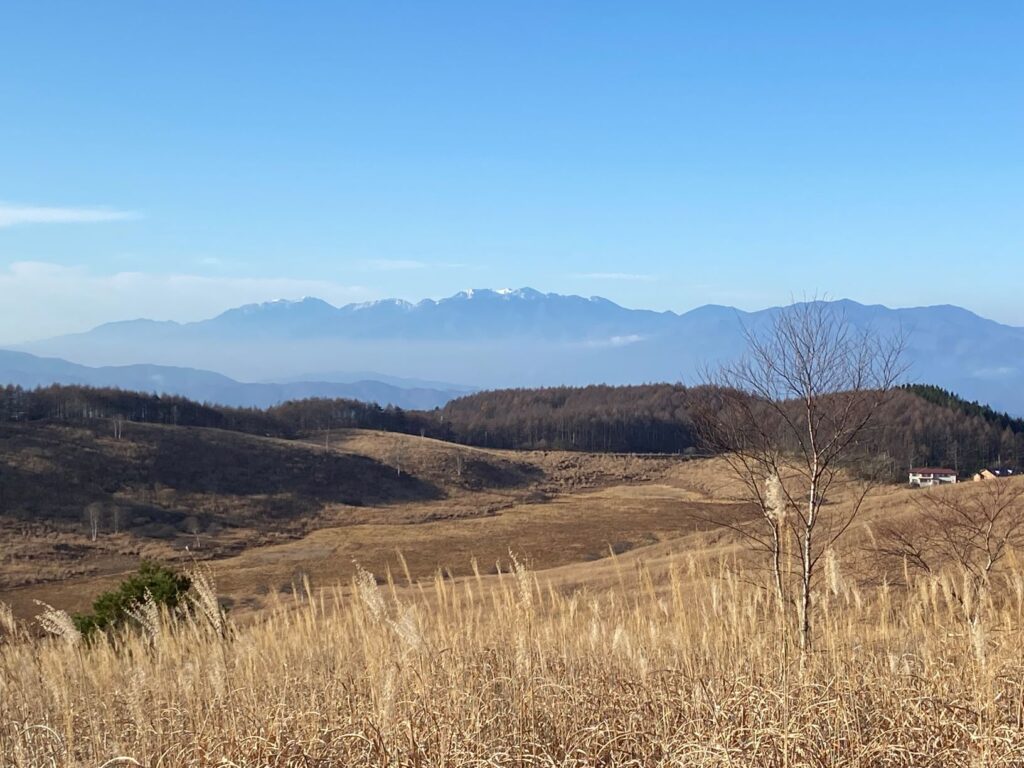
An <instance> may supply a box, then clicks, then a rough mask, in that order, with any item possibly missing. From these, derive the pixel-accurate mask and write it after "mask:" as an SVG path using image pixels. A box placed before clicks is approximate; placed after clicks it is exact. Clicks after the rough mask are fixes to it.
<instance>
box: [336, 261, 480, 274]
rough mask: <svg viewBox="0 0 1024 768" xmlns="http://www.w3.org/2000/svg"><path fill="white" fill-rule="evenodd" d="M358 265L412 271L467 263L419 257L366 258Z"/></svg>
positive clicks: (455, 267) (369, 270) (367, 267)
mask: <svg viewBox="0 0 1024 768" xmlns="http://www.w3.org/2000/svg"><path fill="white" fill-rule="evenodd" d="M356 266H357V267H358V268H359V269H362V270H365V271H367V272H410V271H413V270H417V269H462V268H464V267H466V266H467V265H466V264H458V263H455V262H446V261H420V260H419V259H366V260H364V261H360V262H357V263H356Z"/></svg>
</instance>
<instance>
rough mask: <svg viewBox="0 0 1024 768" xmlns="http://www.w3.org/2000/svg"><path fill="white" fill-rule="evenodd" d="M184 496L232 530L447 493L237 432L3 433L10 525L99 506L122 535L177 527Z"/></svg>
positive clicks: (371, 463) (0, 487)
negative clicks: (113, 515) (136, 528)
mask: <svg viewBox="0 0 1024 768" xmlns="http://www.w3.org/2000/svg"><path fill="white" fill-rule="evenodd" d="M180 495H186V497H187V496H189V495H191V496H202V497H205V498H207V499H208V500H209V501H208V502H205V503H204V506H205V507H206V512H207V513H209V512H211V511H212V510H214V509H215V510H217V513H216V515H215V516H216V517H217V518H219V519H220V520H221V522H222V523H223V524H225V525H228V526H231V525H235V524H251V523H253V522H258V521H264V522H272V521H286V520H289V519H298V518H301V517H304V516H308V515H310V514H312V513H314V512H316V511H317V510H318V509H319V507H321V506H322V505H323V504H328V503H334V504H347V505H353V506H368V505H378V504H388V503H391V502H400V501H420V500H422V501H428V500H434V499H439V498H443V496H444V495H445V494H444V492H443V491H442V489H441V488H439V487H438V486H437V485H435V484H433V483H431V482H427V481H425V480H423V479H421V478H417V477H415V476H410V475H409V474H406V473H405V472H403V473H401V474H399V473H398V472H396V470H395V469H394V468H393V467H390V466H388V465H387V464H384V463H382V462H379V461H376V460H374V459H371V458H368V457H364V456H353V455H347V454H338V453H327V452H323V451H317V450H315V449H313V448H310V447H300V446H298V445H289V444H283V443H280V442H277V441H271V440H264V439H262V438H255V437H250V436H245V435H237V434H232V433H219V432H214V431H209V430H198V429H191V428H176V429H164V428H151V427H150V428H139V427H136V426H135V425H133V429H132V430H131V433H130V435H127V436H126V437H125V438H123V439H122V440H120V441H114V440H113V439H111V438H109V437H108V436H107V435H106V434H104V433H102V432H96V431H94V430H83V429H65V428H61V427H47V426H45V425H28V426H24V425H18V426H16V427H13V428H12V427H9V426H8V427H6V428H3V429H0V514H3V515H5V516H8V517H9V518H12V519H18V520H34V521H47V520H49V521H54V522H56V521H63V522H65V523H76V524H81V523H82V522H83V521H84V520H85V519H86V518H87V516H88V515H87V512H86V508H87V507H88V505H89V504H91V503H94V502H99V503H102V504H105V505H107V507H108V509H111V508H113V507H120V508H121V511H122V512H123V513H124V514H125V516H126V517H125V520H124V521H123V525H125V526H126V527H131V526H132V525H133V520H134V519H135V518H138V519H139V520H140V521H141V524H143V525H153V526H169V527H174V528H179V529H180V528H181V527H182V525H183V521H184V519H185V518H186V517H187V516H188V515H189V514H190V513H191V510H190V507H191V506H192V505H191V504H190V503H189V502H188V499H187V498H184V499H183V498H181V496H180ZM161 530H164V529H161ZM154 532H157V531H156V529H154ZM164 533H166V534H169V533H170V530H169V529H167V530H164ZM143 535H150V534H146V533H143ZM158 537H159V536H158Z"/></svg>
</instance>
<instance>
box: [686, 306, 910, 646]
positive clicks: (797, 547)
mask: <svg viewBox="0 0 1024 768" xmlns="http://www.w3.org/2000/svg"><path fill="white" fill-rule="evenodd" d="M745 335H746V342H747V352H746V354H745V355H744V357H742V358H741V359H740V360H739V361H737V362H735V363H732V364H727V365H724V366H722V367H721V368H720V369H719V370H717V371H716V372H714V373H713V374H712V375H711V376H710V383H712V384H714V385H716V387H715V388H714V389H711V390H709V392H708V393H707V394H706V397H705V399H704V402H703V404H702V405H701V406H699V407H698V409H697V414H696V415H697V418H696V423H697V427H698V430H699V432H700V434H701V436H702V438H703V440H704V442H705V444H706V446H707V447H708V448H710V449H712V450H714V451H715V452H716V453H719V454H720V455H721V456H723V457H724V459H725V460H726V462H727V463H728V464H729V466H730V467H731V468H732V470H733V471H734V472H735V474H736V476H737V477H738V478H739V480H740V481H741V482H742V483H743V487H744V488H745V489H746V492H747V496H748V499H749V500H750V501H751V502H753V504H752V507H753V509H754V510H755V511H754V513H753V517H746V518H744V519H740V520H738V521H723V520H714V521H713V522H718V523H720V524H723V525H726V526H727V527H729V528H731V529H732V530H734V531H736V532H737V533H739V534H740V535H742V536H743V537H744V539H745V540H746V541H747V542H748V543H750V544H751V545H752V546H753V547H754V548H755V549H756V550H758V551H761V552H763V553H765V554H766V555H767V556H768V557H769V559H770V562H771V573H772V582H773V590H774V592H775V593H776V597H777V602H778V605H779V608H780V610H781V611H783V612H784V614H787V615H788V613H789V611H790V610H791V609H790V606H791V605H792V604H793V603H794V601H793V599H792V598H791V597H790V594H789V591H790V590H789V584H788V583H787V578H786V569H785V567H784V566H785V563H786V560H787V554H788V553H789V551H790V547H789V545H790V543H792V545H793V547H792V549H793V550H794V551H793V554H792V557H793V559H794V561H795V562H796V564H797V565H798V569H799V576H798V578H797V592H798V594H797V595H796V600H795V611H796V619H797V623H798V626H799V641H800V647H801V649H802V650H804V651H807V650H810V648H811V641H812V621H813V618H812V616H813V614H812V612H813V608H814V579H815V569H816V567H817V565H818V562H819V560H820V559H821V557H822V556H823V555H824V554H825V552H827V551H828V549H829V548H830V547H831V546H832V545H833V544H835V542H836V541H837V540H838V539H839V537H840V536H842V535H843V533H844V532H845V531H846V530H847V529H848V528H849V527H850V525H851V523H852V522H853V520H854V519H855V518H856V516H857V514H858V513H859V511H860V508H861V506H862V503H863V500H864V497H865V495H866V493H867V491H868V489H869V488H870V482H868V481H858V482H856V483H855V484H853V483H851V482H850V481H851V479H852V478H853V477H854V476H856V477H858V478H863V477H870V475H871V473H870V471H869V470H870V467H868V466H867V465H866V463H865V460H866V459H867V456H866V455H865V452H864V451H863V450H862V448H861V443H862V441H863V440H864V439H865V438H866V437H867V435H868V434H869V429H870V427H871V424H872V419H873V418H874V416H875V415H876V413H877V412H878V410H879V408H881V407H882V406H883V405H884V404H885V403H886V402H887V401H888V400H889V398H890V397H891V394H892V392H893V390H894V389H895V387H896V385H897V383H898V381H899V378H900V376H901V375H902V373H903V371H904V367H903V363H902V356H903V348H904V338H903V335H902V333H901V332H897V333H895V334H893V335H883V334H880V333H877V332H874V331H871V330H858V329H856V328H855V327H854V326H853V325H852V324H851V323H850V322H849V321H848V319H847V318H846V316H845V314H843V312H842V311H841V310H840V309H837V308H836V307H835V305H833V304H830V303H827V302H823V301H810V302H804V303H800V304H793V305H791V306H789V307H787V308H785V309H782V310H780V311H779V312H778V313H777V314H776V315H775V316H774V317H773V318H772V320H771V322H770V323H769V324H768V326H767V327H766V328H765V329H764V330H762V331H756V330H751V329H746V330H745ZM854 464H856V465H857V466H856V467H855V466H854ZM840 485H848V486H849V488H852V493H850V492H849V489H847V495H848V496H850V498H849V499H848V500H847V503H845V504H844V505H842V506H840V505H835V506H833V507H830V508H828V509H826V504H827V503H828V498H829V494H830V493H831V492H835V491H838V489H839V486H840Z"/></svg>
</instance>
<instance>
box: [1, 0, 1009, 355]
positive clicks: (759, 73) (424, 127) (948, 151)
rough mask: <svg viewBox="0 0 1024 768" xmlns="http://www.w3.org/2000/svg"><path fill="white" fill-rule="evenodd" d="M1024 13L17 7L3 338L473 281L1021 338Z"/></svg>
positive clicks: (855, 8) (933, 6) (787, 6)
mask: <svg viewBox="0 0 1024 768" xmlns="http://www.w3.org/2000/svg"><path fill="white" fill-rule="evenodd" d="M1021 39H1024V4H1021V3H1019V2H1013V3H999V2H991V3H963V2H956V3H954V2H941V1H935V0H933V1H932V2H900V3H892V2H886V3H872V2H861V3H846V4H838V3H822V2H814V3H763V2H750V3H728V2H713V3H712V2H709V3H682V2H673V3H654V2H652V3H629V2H616V3H609V2H600V1H596V2H595V1H591V2H558V0H547V1H546V2H528V1H523V0H519V1H517V2H515V3H504V4H499V3H480V2H466V3H447V2H434V3H422V2H408V3H392V2H372V3H370V2H368V3H340V2H338V3H335V2H332V3H309V2H298V3H283V2H282V3H269V2H245V3H242V2H238V3H231V2H218V3H189V2H177V3H170V4H156V3H136V2H132V3H128V2H126V3H114V2H102V1H101V0H98V1H97V2H92V3H80V2H62V3H54V2H45V1H39V0H36V1H35V2H19V1H18V0H14V1H13V2H11V1H9V2H6V3H5V4H4V7H3V10H2V13H0V293H2V295H3V296H4V297H5V298H4V302H3V306H2V307H0V343H2V342H13V341H17V340H20V339H23V338H30V337H38V336H42V335H48V334H50V333H59V332H63V331H68V330H77V329H81V328H85V327H89V326H91V325H94V324H96V323H98V322H101V321H104V320H110V319H121V318H125V317H135V316H151V317H158V318H176V319H194V318H198V317H204V316H208V315H212V314H215V313H216V312H217V311H219V310H221V309H224V308H226V307H227V306H230V305H233V304H238V303H242V302H245V301H254V300H263V299H272V298H277V297H285V298H294V297H297V296H301V295H305V294H315V295H320V296H322V297H324V298H326V299H328V300H330V301H332V302H334V303H342V302H345V301H349V300H364V299H372V298H379V297H384V296H398V297H401V298H407V299H418V298H422V297H425V296H432V297H438V296H443V295H448V294H451V293H454V292H456V291H458V290H461V289H463V288H467V287H485V286H487V287H504V286H512V287H518V286H522V285H530V286H533V287H535V288H538V289H541V290H549V291H558V292H572V293H581V294H584V295H594V294H597V295H603V296H607V297H609V298H611V299H613V300H616V301H619V302H620V303H623V304H626V305H628V306H638V307H650V308H655V309H674V310H685V309H689V308H692V307H694V306H697V305H700V304H704V303H709V302H714V303H725V304H734V305H737V306H740V307H742V308H745V309H752V308H759V307H763V306H767V305H772V304H778V303H782V302H785V301H786V300H788V298H789V297H790V296H792V295H802V294H804V293H807V292H819V293H820V292H825V293H828V294H830V295H832V296H836V297H839V296H843V297H850V298H854V299H856V300H859V301H863V302H872V303H873V302H880V303H885V304H889V305H891V306H908V305H919V304H931V303H955V304H960V305H963V306H966V307H968V308H970V309H973V310H975V311H977V312H979V313H981V314H984V315H986V316H990V317H993V318H995V319H998V320H1002V321H1004V322H1011V323H1015V324H1020V325H1024V302H1021V301H1020V299H1019V295H1020V287H1021V286H1022V285H1024V258H1022V255H1024V254H1022V250H1024V248H1022V246H1024V184H1022V182H1024V56H1022V55H1021V52H1020V41H1021Z"/></svg>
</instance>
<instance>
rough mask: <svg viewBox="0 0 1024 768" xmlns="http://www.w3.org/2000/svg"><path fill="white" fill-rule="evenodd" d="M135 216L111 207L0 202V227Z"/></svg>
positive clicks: (130, 217)
mask: <svg viewBox="0 0 1024 768" xmlns="http://www.w3.org/2000/svg"><path fill="white" fill-rule="evenodd" d="M137 218H139V214H137V213H135V212H133V211H120V210H116V209H113V208H55V207H51V206H38V205H13V204H11V203H3V202H0V229H3V228H4V227H15V226H18V225H19V224H96V223H100V222H106V221H127V220H130V219H137Z"/></svg>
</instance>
